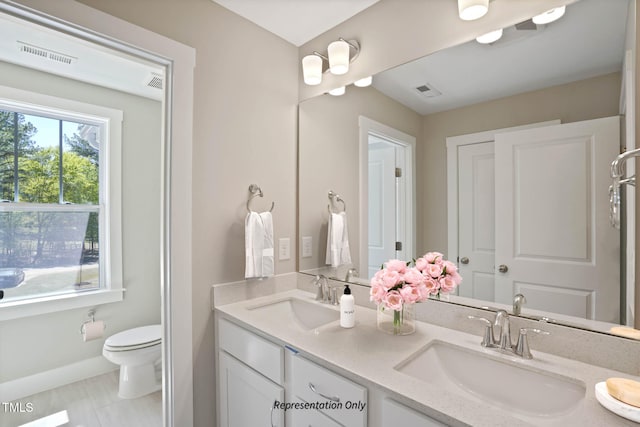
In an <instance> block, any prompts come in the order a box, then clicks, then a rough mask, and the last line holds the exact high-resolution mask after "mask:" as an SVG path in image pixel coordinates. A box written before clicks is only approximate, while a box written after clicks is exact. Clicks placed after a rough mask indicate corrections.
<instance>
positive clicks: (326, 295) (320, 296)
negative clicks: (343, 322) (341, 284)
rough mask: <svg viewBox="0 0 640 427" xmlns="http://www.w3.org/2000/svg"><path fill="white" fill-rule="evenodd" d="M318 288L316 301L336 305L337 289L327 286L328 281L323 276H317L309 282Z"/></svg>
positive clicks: (337, 300)
mask: <svg viewBox="0 0 640 427" xmlns="http://www.w3.org/2000/svg"><path fill="white" fill-rule="evenodd" d="M311 283H312V284H314V285H316V286H317V287H318V289H317V291H316V301H322V302H324V303H327V304H333V305H338V303H339V298H338V287H337V286H331V285H329V279H327V277H326V276H325V275H323V274H318V275H317V276H316V277H314V278H313V280H312V281H311Z"/></svg>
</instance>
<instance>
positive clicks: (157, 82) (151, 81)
mask: <svg viewBox="0 0 640 427" xmlns="http://www.w3.org/2000/svg"><path fill="white" fill-rule="evenodd" d="M146 82H147V86H149V87H152V88H156V89H160V90H162V86H163V83H164V82H163V80H162V75H160V74H156V73H150V74H149V76H148V77H147V80H146Z"/></svg>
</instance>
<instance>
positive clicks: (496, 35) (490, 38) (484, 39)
mask: <svg viewBox="0 0 640 427" xmlns="http://www.w3.org/2000/svg"><path fill="white" fill-rule="evenodd" d="M500 37H502V28H500V29H499V30H495V31H491V32H489V33H487V34H483V35H481V36H479V37H476V41H477V42H478V43H482V44H489V43H493V42H495V41H498V40H500Z"/></svg>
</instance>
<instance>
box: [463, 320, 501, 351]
mask: <svg viewBox="0 0 640 427" xmlns="http://www.w3.org/2000/svg"><path fill="white" fill-rule="evenodd" d="M467 318H468V319H471V320H477V321H479V322H482V323H484V326H485V328H484V336H483V337H482V342H481V343H480V345H481V346H483V347H495V345H496V343H495V340H494V339H493V324H492V323H491V320H489V319H487V318H485V317H476V316H467Z"/></svg>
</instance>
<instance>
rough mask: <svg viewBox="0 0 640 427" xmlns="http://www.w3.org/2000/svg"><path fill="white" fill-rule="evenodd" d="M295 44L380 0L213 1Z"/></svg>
mask: <svg viewBox="0 0 640 427" xmlns="http://www.w3.org/2000/svg"><path fill="white" fill-rule="evenodd" d="M213 1H214V2H216V3H218V4H219V5H221V6H224V7H225V8H227V9H229V10H231V11H232V12H235V13H236V14H238V15H240V16H243V17H245V18H246V19H248V20H249V21H251V22H253V23H254V24H257V25H259V26H260V27H262V28H264V29H266V30H268V31H270V32H272V33H274V34H276V35H278V36H280V37H282V38H283V39H285V40H287V41H288V42H290V43H292V44H294V45H295V46H302V45H303V44H305V43H306V42H308V41H309V40H311V39H313V38H315V37H317V36H319V35H320V34H322V33H324V32H326V31H327V30H330V29H331V28H333V27H335V26H336V25H338V24H340V23H342V22H344V21H346V20H347V19H349V18H351V17H352V16H354V15H356V14H357V13H358V12H360V11H362V10H364V9H366V8H368V7H369V6H371V5H372V4H374V3H377V2H378V1H380V0H213Z"/></svg>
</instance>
